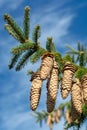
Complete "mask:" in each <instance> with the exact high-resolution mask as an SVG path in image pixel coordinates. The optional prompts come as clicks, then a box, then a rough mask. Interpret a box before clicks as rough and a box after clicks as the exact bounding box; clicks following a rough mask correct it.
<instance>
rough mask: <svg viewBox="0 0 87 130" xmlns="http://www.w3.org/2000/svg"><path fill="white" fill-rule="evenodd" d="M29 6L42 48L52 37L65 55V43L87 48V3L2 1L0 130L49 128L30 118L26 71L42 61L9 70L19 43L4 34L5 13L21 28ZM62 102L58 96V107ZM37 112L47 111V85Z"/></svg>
mask: <svg viewBox="0 0 87 130" xmlns="http://www.w3.org/2000/svg"><path fill="white" fill-rule="evenodd" d="M26 5H28V6H30V8H31V32H32V30H33V28H34V26H35V25H36V24H40V25H41V32H42V36H41V38H40V41H41V45H42V47H45V43H46V38H47V37H49V36H52V37H53V41H54V42H55V46H56V48H57V50H59V51H60V52H61V53H62V54H64V53H65V51H66V48H65V45H66V43H69V44H71V45H72V46H73V47H76V45H77V44H76V43H77V42H78V41H81V43H83V44H84V45H87V0H77V1H76V0H63V1H61V0H19V1H18V0H0V59H1V63H0V68H1V69H0V130H35V129H38V130H44V129H45V130H48V129H49V128H48V126H46V125H45V124H44V125H43V127H42V128H40V127H39V124H35V119H34V118H33V117H32V116H30V113H31V112H32V111H31V110H30V106H29V91H30V86H31V83H30V81H29V79H30V77H28V76H27V75H26V71H27V69H28V68H29V69H33V70H35V68H37V67H38V66H39V65H40V62H38V63H37V64H35V65H32V64H30V63H29V65H27V66H26V67H25V68H24V69H22V71H20V72H16V71H15V70H14V69H13V70H9V69H8V64H9V61H10V58H11V54H10V49H11V48H12V47H14V46H15V45H17V44H18V43H17V41H16V40H15V39H14V38H12V37H11V36H10V35H9V34H8V33H7V31H5V29H4V24H5V23H4V20H3V14H5V13H8V14H10V15H11V16H12V17H13V18H14V19H15V20H16V21H17V23H18V24H19V25H20V26H21V27H22V18H23V13H24V7H25V6H26ZM43 99H44V100H43ZM67 100H68V99H67ZM61 101H62V99H61V97H60V93H58V98H57V103H56V106H58V104H59V103H60V102H61ZM63 102H64V101H63ZM37 110H38V111H39V110H40V111H41V110H46V88H45V82H44V84H43V88H42V95H41V100H40V104H39V107H38V109H37ZM63 123H64V120H63V119H62V121H61V122H60V123H59V124H58V125H56V126H55V127H54V129H55V130H57V129H61V130H63ZM83 128H84V126H83Z"/></svg>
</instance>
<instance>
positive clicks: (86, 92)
mask: <svg viewBox="0 0 87 130" xmlns="http://www.w3.org/2000/svg"><path fill="white" fill-rule="evenodd" d="M81 84H82V90H83V100H84V102H85V104H86V105H87V75H84V76H83V77H82V79H81Z"/></svg>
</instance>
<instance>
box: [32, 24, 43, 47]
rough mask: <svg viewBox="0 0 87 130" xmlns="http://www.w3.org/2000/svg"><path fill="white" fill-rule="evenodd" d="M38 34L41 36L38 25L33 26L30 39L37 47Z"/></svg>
mask: <svg viewBox="0 0 87 130" xmlns="http://www.w3.org/2000/svg"><path fill="white" fill-rule="evenodd" d="M40 36H41V32H40V25H37V26H36V27H35V28H34V31H33V34H32V40H33V42H34V43H35V45H36V46H37V47H38V39H39V37H40Z"/></svg>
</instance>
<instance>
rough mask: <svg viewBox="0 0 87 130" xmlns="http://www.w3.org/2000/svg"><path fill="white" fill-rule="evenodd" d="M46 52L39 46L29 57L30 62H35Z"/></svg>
mask: <svg viewBox="0 0 87 130" xmlns="http://www.w3.org/2000/svg"><path fill="white" fill-rule="evenodd" d="M45 52H46V50H45V49H43V48H41V47H39V48H38V50H37V51H36V52H35V53H34V54H33V55H32V56H31V57H30V62H31V63H35V62H37V61H38V60H39V59H40V57H41V56H42V55H43V54H44V53H45Z"/></svg>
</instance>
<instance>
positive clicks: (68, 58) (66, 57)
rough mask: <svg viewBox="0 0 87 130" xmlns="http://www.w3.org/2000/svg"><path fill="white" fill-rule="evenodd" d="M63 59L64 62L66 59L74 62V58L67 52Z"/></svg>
mask: <svg viewBox="0 0 87 130" xmlns="http://www.w3.org/2000/svg"><path fill="white" fill-rule="evenodd" d="M63 61H64V62H66V61H70V62H72V58H71V57H70V55H68V54H66V55H65V56H64V57H63Z"/></svg>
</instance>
